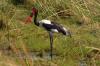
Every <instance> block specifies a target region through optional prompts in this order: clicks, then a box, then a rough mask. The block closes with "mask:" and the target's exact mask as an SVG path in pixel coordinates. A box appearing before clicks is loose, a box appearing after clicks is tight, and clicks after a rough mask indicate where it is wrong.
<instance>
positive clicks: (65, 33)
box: [63, 27, 72, 37]
mask: <svg viewBox="0 0 100 66" xmlns="http://www.w3.org/2000/svg"><path fill="white" fill-rule="evenodd" d="M63 30H64V35H66V36H69V37H72V36H71V32H70V30H68V29H66V28H64V27H63Z"/></svg>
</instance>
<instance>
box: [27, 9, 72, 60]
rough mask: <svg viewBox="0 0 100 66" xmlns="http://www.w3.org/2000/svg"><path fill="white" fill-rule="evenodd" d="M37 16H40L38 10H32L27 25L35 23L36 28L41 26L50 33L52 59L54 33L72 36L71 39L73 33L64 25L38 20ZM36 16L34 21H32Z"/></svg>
mask: <svg viewBox="0 0 100 66" xmlns="http://www.w3.org/2000/svg"><path fill="white" fill-rule="evenodd" d="M37 15H38V10H37V9H36V8H34V7H33V8H32V12H31V14H30V16H29V17H28V18H27V19H26V23H29V22H30V23H32V22H34V24H35V25H36V26H40V27H43V28H44V29H45V30H46V31H47V32H48V33H49V37H50V51H51V53H50V56H51V59H52V50H53V33H54V32H56V33H62V34H63V35H65V36H70V37H71V33H70V31H69V30H68V29H66V28H65V27H63V26H62V25H60V24H58V23H55V22H53V21H50V20H45V19H43V20H40V21H38V20H37ZM33 16H34V21H32V19H33Z"/></svg>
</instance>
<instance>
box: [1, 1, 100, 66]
mask: <svg viewBox="0 0 100 66" xmlns="http://www.w3.org/2000/svg"><path fill="white" fill-rule="evenodd" d="M15 1H16V2H15ZM99 4H100V3H99V1H97V0H91V1H90V0H88V1H87V0H84V1H83V0H23V2H22V3H19V2H18V1H17V0H10V1H8V0H4V1H3V2H2V4H1V3H0V5H2V7H1V6H0V13H2V14H0V16H1V17H2V19H3V20H4V21H5V22H6V24H7V25H8V26H9V29H7V30H6V31H5V30H2V31H0V46H1V48H2V47H5V46H8V45H10V46H11V48H12V51H13V53H15V54H14V55H15V56H14V57H16V58H15V59H16V60H17V62H18V64H20V65H21V66H49V65H52V66H78V64H80V63H79V62H80V60H83V59H84V58H85V56H86V55H87V54H88V52H89V51H90V50H91V48H89V49H87V48H86V47H87V46H90V47H97V48H98V49H99V48H100V45H99V44H100V40H99V39H100V37H99V35H100V30H99V29H100V20H99V11H100V9H99V6H100V5H99ZM32 7H36V8H37V9H38V10H39V16H38V18H39V19H51V20H54V21H56V22H59V23H61V24H63V25H64V26H65V27H66V28H67V27H69V29H70V30H71V32H72V37H73V38H69V37H64V36H62V35H60V34H54V45H53V46H54V51H53V52H54V53H56V54H57V55H58V57H56V58H54V59H53V61H49V60H48V59H44V58H41V59H38V60H34V58H30V57H31V56H30V52H34V51H38V52H39V53H46V52H49V46H50V45H49V36H48V33H47V32H46V31H44V29H41V28H38V27H36V26H35V25H33V24H32V25H31V24H29V25H23V24H22V22H23V21H24V19H25V18H26V17H27V16H28V15H29V13H30V12H31V8H32ZM5 22H4V23H5ZM0 23H1V22H0ZM22 53H23V54H22ZM97 55H99V54H97ZM17 56H19V57H17ZM23 56H25V58H23ZM94 56H96V54H94ZM96 57H97V56H96ZM86 60H87V61H86V62H87V65H88V66H91V65H90V64H91V63H93V64H96V65H97V66H99V65H100V63H99V61H100V59H99V60H97V59H94V58H92V59H89V60H91V62H89V61H88V59H86ZM94 61H95V62H94ZM89 63H90V64H89Z"/></svg>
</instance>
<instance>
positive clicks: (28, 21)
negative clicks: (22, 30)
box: [25, 7, 38, 23]
mask: <svg viewBox="0 0 100 66" xmlns="http://www.w3.org/2000/svg"><path fill="white" fill-rule="evenodd" d="M37 13H38V10H37V9H36V8H35V7H33V8H32V10H31V13H30V16H28V17H27V18H26V20H25V23H32V17H33V16H34V15H36V14H37Z"/></svg>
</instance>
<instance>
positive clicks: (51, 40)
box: [49, 32, 53, 60]
mask: <svg viewBox="0 0 100 66" xmlns="http://www.w3.org/2000/svg"><path fill="white" fill-rule="evenodd" d="M49 37H50V56H51V60H52V50H53V33H52V32H49Z"/></svg>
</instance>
